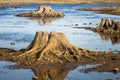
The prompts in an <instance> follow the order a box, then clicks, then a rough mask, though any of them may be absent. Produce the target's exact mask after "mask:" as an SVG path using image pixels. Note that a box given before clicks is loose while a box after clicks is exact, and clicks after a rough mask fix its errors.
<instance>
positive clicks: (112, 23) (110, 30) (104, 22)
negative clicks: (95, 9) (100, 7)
mask: <svg viewBox="0 0 120 80" xmlns="http://www.w3.org/2000/svg"><path fill="white" fill-rule="evenodd" d="M96 29H97V31H99V32H100V33H104V34H116V33H120V22H119V21H116V20H111V19H104V18H103V19H101V23H100V25H99V26H98V27H97V28H96Z"/></svg>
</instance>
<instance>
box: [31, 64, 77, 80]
mask: <svg viewBox="0 0 120 80" xmlns="http://www.w3.org/2000/svg"><path fill="white" fill-rule="evenodd" d="M76 67H78V64H56V65H54V66H51V65H50V64H49V65H48V66H46V65H45V66H44V65H41V66H39V65H38V66H37V67H33V68H32V71H33V72H34V74H35V76H33V78H32V80H65V79H66V77H67V75H68V74H69V72H70V71H71V70H74V69H75V68H76Z"/></svg>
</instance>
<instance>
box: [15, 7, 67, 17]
mask: <svg viewBox="0 0 120 80" xmlns="http://www.w3.org/2000/svg"><path fill="white" fill-rule="evenodd" d="M16 16H23V17H63V16H65V15H64V13H63V12H57V11H54V10H52V9H51V7H50V6H40V7H39V8H38V10H37V11H33V12H25V13H21V14H17V15H16Z"/></svg>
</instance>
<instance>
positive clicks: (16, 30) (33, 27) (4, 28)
mask: <svg viewBox="0 0 120 80" xmlns="http://www.w3.org/2000/svg"><path fill="white" fill-rule="evenodd" d="M46 5H49V6H51V7H52V8H53V9H54V10H57V11H62V12H64V13H65V15H66V16H65V17H63V18H59V19H57V18H38V19H36V18H27V17H16V16H15V15H16V14H18V13H22V12H26V11H34V10H37V8H38V7H39V6H40V5H38V4H31V5H19V8H12V7H11V6H10V5H9V6H6V7H5V9H1V10H0V47H6V48H12V49H23V48H26V47H27V46H28V44H30V42H31V41H32V40H33V39H34V36H35V33H36V31H48V32H50V31H57V32H63V33H65V34H66V36H67V38H68V40H69V41H70V42H71V43H72V44H74V45H77V46H79V47H82V48H87V49H91V50H96V49H97V50H99V51H109V50H111V49H112V50H120V39H119V38H120V37H119V36H116V37H115V38H114V37H112V38H111V37H106V36H105V35H99V34H96V33H94V32H91V31H87V30H84V29H76V28H73V27H75V25H76V24H78V26H79V27H83V26H84V27H88V26H90V27H97V25H98V24H99V23H100V20H101V18H111V19H115V20H118V21H120V16H115V15H108V14H96V13H94V12H90V11H77V10H76V9H79V8H88V7H95V6H114V5H115V4H46ZM115 6H119V5H115ZM89 23H91V24H89ZM11 42H15V45H10V43H11ZM3 63H5V62H0V65H1V64H3ZM2 69H3V70H4V68H0V71H2ZM78 69H79V67H78V68H77V69H75V70H73V71H70V72H69V74H68V75H67V78H66V80H93V78H94V80H106V79H109V78H110V79H116V80H117V79H118V78H119V76H120V75H119V74H117V75H114V74H111V73H98V72H92V73H89V74H88V73H83V72H79V70H78ZM5 70H6V69H5ZM15 72H16V73H18V72H19V71H18V72H17V71H15ZM22 72H25V71H24V70H23V71H22ZM2 74H3V75H2ZM7 74H8V75H9V74H11V73H9V72H6V74H4V73H1V74H0V80H8V79H6V78H5V79H4V78H3V76H5V75H7ZM18 74H19V73H18ZM28 74H30V75H29V76H27V77H29V78H27V77H26V78H25V79H22V78H20V79H21V80H28V79H29V80H30V78H31V76H32V75H33V73H31V72H30V73H29V71H28ZM28 74H26V75H28ZM15 75H16V77H17V76H18V75H17V74H15ZM93 75H95V76H96V77H95V76H94V77H93ZM86 76H87V77H86ZM105 76H109V77H107V78H106V77H105ZM13 77H14V76H9V79H12V80H13V79H14V78H13ZM20 79H19V77H18V78H17V79H16V78H15V80H20Z"/></svg>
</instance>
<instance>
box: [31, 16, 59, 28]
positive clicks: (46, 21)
mask: <svg viewBox="0 0 120 80" xmlns="http://www.w3.org/2000/svg"><path fill="white" fill-rule="evenodd" d="M56 19H59V18H56V17H46V18H36V17H35V18H32V20H37V21H38V23H39V24H40V25H41V26H43V25H49V24H51V22H52V21H54V20H56Z"/></svg>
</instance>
